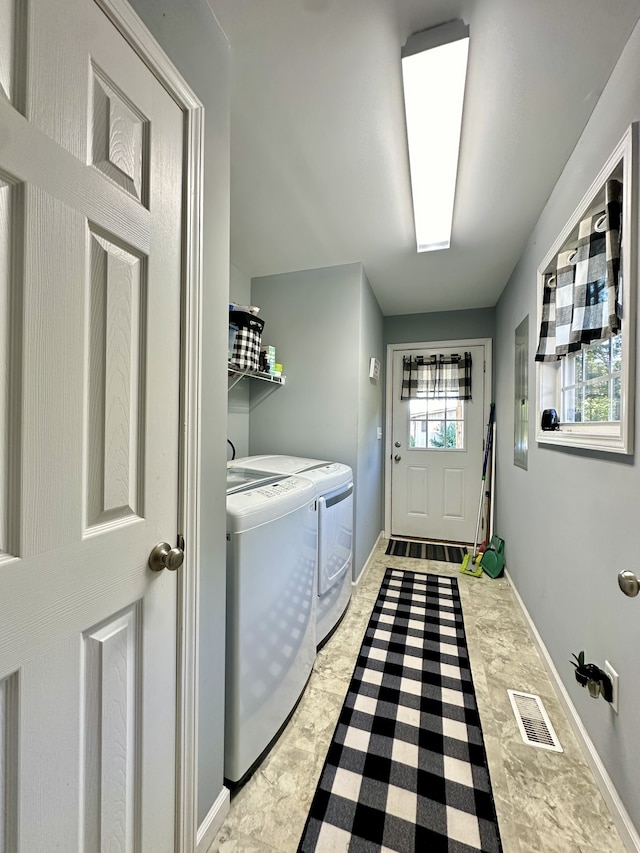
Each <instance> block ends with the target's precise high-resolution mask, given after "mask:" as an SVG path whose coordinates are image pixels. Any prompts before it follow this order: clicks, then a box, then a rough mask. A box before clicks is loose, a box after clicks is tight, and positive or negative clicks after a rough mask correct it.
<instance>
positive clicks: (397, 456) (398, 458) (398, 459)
mask: <svg viewBox="0 0 640 853" xmlns="http://www.w3.org/2000/svg"><path fill="white" fill-rule="evenodd" d="M393 458H394V459H395V460H396V462H399V461H400V460H401V459H402V456H400V454H399V453H396V455H395V456H394V457H393Z"/></svg>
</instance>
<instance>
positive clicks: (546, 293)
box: [536, 180, 622, 361]
mask: <svg viewBox="0 0 640 853" xmlns="http://www.w3.org/2000/svg"><path fill="white" fill-rule="evenodd" d="M621 209H622V184H621V183H620V181H616V180H610V181H607V184H606V187H605V209H604V211H601V212H600V213H597V214H595V215H593V216H588V217H586V218H585V219H583V220H582V221H581V222H580V226H579V229H578V245H577V246H575V247H573V248H571V249H563V250H562V251H561V252H560V253H559V254H558V257H557V258H556V264H555V269H553V270H550V271H549V272H548V273H547V274H546V275H545V276H544V282H543V294H542V322H541V324H540V338H539V342H538V351H537V353H536V361H558V360H559V359H561V358H563V357H564V356H566V355H567V354H568V353H571V352H577V351H578V350H580V349H581V348H582V346H583V345H585V344H589V343H591V342H592V341H600V340H604V339H605V338H610V337H613V336H614V335H617V334H618V333H619V332H620V329H621V327H622V326H621V324H622V306H621V298H620V296H621V291H620V287H619V284H620V239H621V234H622V229H621V227H620V226H621V222H620V220H621Z"/></svg>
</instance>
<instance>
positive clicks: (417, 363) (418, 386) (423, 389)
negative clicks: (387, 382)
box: [400, 352, 471, 400]
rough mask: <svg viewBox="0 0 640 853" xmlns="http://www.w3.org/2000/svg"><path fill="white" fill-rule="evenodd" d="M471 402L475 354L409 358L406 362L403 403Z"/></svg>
mask: <svg viewBox="0 0 640 853" xmlns="http://www.w3.org/2000/svg"><path fill="white" fill-rule="evenodd" d="M425 397H428V398H429V399H434V400H435V399H443V398H448V399H450V400H451V399H454V400H470V399H471V353H470V352H465V353H464V354H463V355H459V354H458V353H453V355H450V356H444V355H430V356H426V357H425V356H422V355H415V356H414V355H405V356H404V358H403V359H402V391H401V393H400V399H401V400H412V399H420V398H422V399H424V398H425Z"/></svg>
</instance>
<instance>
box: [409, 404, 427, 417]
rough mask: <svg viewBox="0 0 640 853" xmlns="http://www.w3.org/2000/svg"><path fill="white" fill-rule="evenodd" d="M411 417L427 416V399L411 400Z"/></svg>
mask: <svg viewBox="0 0 640 853" xmlns="http://www.w3.org/2000/svg"><path fill="white" fill-rule="evenodd" d="M409 417H410V418H411V419H412V420H413V418H423V419H424V418H426V417H427V401H426V400H409Z"/></svg>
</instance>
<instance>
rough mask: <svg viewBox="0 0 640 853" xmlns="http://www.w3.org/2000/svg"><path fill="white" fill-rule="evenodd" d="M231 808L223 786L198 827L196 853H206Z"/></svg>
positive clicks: (227, 791) (227, 790) (226, 791)
mask: <svg viewBox="0 0 640 853" xmlns="http://www.w3.org/2000/svg"><path fill="white" fill-rule="evenodd" d="M230 808H231V793H230V791H229V789H228V788H225V787H224V786H223V788H222V790H221V791H220V793H219V794H218V796H217V797H216V800H215V802H214V804H213V805H212V806H211V808H210V809H209V813H208V814H207V816H206V817H205V819H204V820H203V821H202V823H201V824H200V826H199V827H198V838H197V841H196V848H195V850H196V853H207V851H208V849H209V847H211V842H212V841H213V839H214V838H215V837H216V835H217V834H218V831H219V830H220V827H221V826H222V824H223V823H224V819H225V818H226V816H227V815H228V814H229V809H230Z"/></svg>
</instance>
